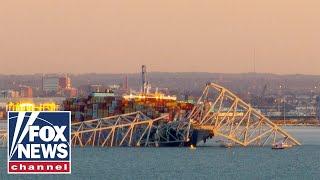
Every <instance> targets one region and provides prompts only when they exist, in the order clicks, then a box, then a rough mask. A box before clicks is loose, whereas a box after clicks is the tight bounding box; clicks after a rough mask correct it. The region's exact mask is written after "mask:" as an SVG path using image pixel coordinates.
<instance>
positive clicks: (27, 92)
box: [20, 86, 33, 98]
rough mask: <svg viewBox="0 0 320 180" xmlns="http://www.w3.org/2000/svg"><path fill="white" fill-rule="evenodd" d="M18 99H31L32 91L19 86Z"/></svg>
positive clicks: (26, 87) (27, 87) (29, 88)
mask: <svg viewBox="0 0 320 180" xmlns="http://www.w3.org/2000/svg"><path fill="white" fill-rule="evenodd" d="M20 97H24V98H32V97H33V90H32V88H31V87H29V86H20Z"/></svg>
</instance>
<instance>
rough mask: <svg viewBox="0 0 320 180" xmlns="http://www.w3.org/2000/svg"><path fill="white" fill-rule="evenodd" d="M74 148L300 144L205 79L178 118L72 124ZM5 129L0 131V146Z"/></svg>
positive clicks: (137, 116) (138, 116)
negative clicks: (210, 142) (187, 110)
mask: <svg viewBox="0 0 320 180" xmlns="http://www.w3.org/2000/svg"><path fill="white" fill-rule="evenodd" d="M71 129H72V134H71V141H72V146H74V147H119V146H120V147H122V146H124V147H142V146H143V147H161V146H190V145H193V146H196V145H197V144H198V143H199V142H200V141H204V142H205V141H206V140H207V139H210V138H212V137H219V138H222V139H224V141H227V142H229V143H232V144H233V145H238V146H244V147H245V146H271V145H273V144H275V143H286V144H288V145H291V146H294V145H301V144H300V143H299V142H298V141H297V140H296V139H295V138H294V137H292V136H291V135H290V134H288V133H287V132H286V131H285V130H283V129H282V128H281V127H279V126H278V125H276V124H274V123H273V122H272V121H270V120H269V119H268V118H266V117H265V116H264V115H262V114H261V113H260V112H259V111H257V110H255V109H254V108H252V107H251V106H250V105H249V104H247V103H245V102H244V101H243V100H241V99H240V98H239V97H237V96H236V95H235V94H234V93H232V92H231V91H229V90H228V89H226V88H224V87H222V86H219V85H217V84H214V83H208V84H206V86H205V89H204V91H203V93H202V95H201V97H200V98H199V99H198V101H197V103H196V104H195V105H194V107H193V109H192V111H191V112H190V113H189V114H188V115H187V116H186V117H183V118H181V119H178V120H176V121H168V115H165V116H161V117H158V118H156V119H150V118H149V117H147V116H146V115H144V114H143V113H141V112H133V113H128V114H122V115H117V116H111V117H106V118H100V119H94V120H89V121H83V122H77V123H73V124H72V128H71ZM6 141H7V133H6V131H5V130H0V147H1V146H6Z"/></svg>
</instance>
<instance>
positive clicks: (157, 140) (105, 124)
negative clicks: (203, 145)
mask: <svg viewBox="0 0 320 180" xmlns="http://www.w3.org/2000/svg"><path fill="white" fill-rule="evenodd" d="M165 119H167V115H166V116H162V117H159V118H156V119H150V118H148V117H147V116H145V115H144V114H142V113H141V112H134V113H129V114H123V115H118V116H112V117H107V118H101V119H95V120H90V121H84V122H80V123H73V124H72V136H71V141H72V145H73V146H79V147H86V146H100V147H113V146H161V145H163V144H177V143H178V144H179V143H180V144H181V143H183V142H184V140H185V137H183V135H181V134H179V133H180V131H179V130H177V128H178V127H177V126H174V125H173V124H174V123H167V122H166V121H165Z"/></svg>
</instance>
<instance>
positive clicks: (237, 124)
mask: <svg viewBox="0 0 320 180" xmlns="http://www.w3.org/2000/svg"><path fill="white" fill-rule="evenodd" d="M188 119H189V120H190V127H191V129H196V130H199V131H205V132H207V133H210V134H212V135H215V136H220V137H224V138H226V139H228V140H229V141H231V142H233V143H236V144H239V145H241V146H248V145H258V146H264V145H272V144H274V143H278V142H284V143H287V144H290V145H300V143H299V142H298V141H297V140H296V139H295V138H293V137H292V136H291V135H290V134H288V133H287V132H286V131H284V130H283V129H282V128H280V127H279V126H277V125H276V124H274V123H273V122H272V121H270V120H269V119H268V118H266V117H265V116H264V115H262V114H261V113H260V112H258V111H257V110H255V109H254V108H252V107H251V106H250V105H249V104H247V103H245V102H244V101H243V100H241V99H240V98H239V97H237V96H236V95H235V94H233V93H232V92H231V91H229V90H228V89H226V88H224V87H222V86H219V85H217V84H214V83H209V84H207V85H206V87H205V89H204V91H203V93H202V96H201V97H200V98H199V100H198V101H197V104H196V105H195V107H194V108H193V110H192V112H191V113H190V114H189V116H188ZM204 138H205V137H204Z"/></svg>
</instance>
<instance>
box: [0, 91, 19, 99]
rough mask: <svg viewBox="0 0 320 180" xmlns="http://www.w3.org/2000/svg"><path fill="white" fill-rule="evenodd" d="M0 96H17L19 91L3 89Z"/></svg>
mask: <svg viewBox="0 0 320 180" xmlns="http://www.w3.org/2000/svg"><path fill="white" fill-rule="evenodd" d="M0 97H1V98H19V97H20V96H19V91H14V90H4V91H1V93H0Z"/></svg>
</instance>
